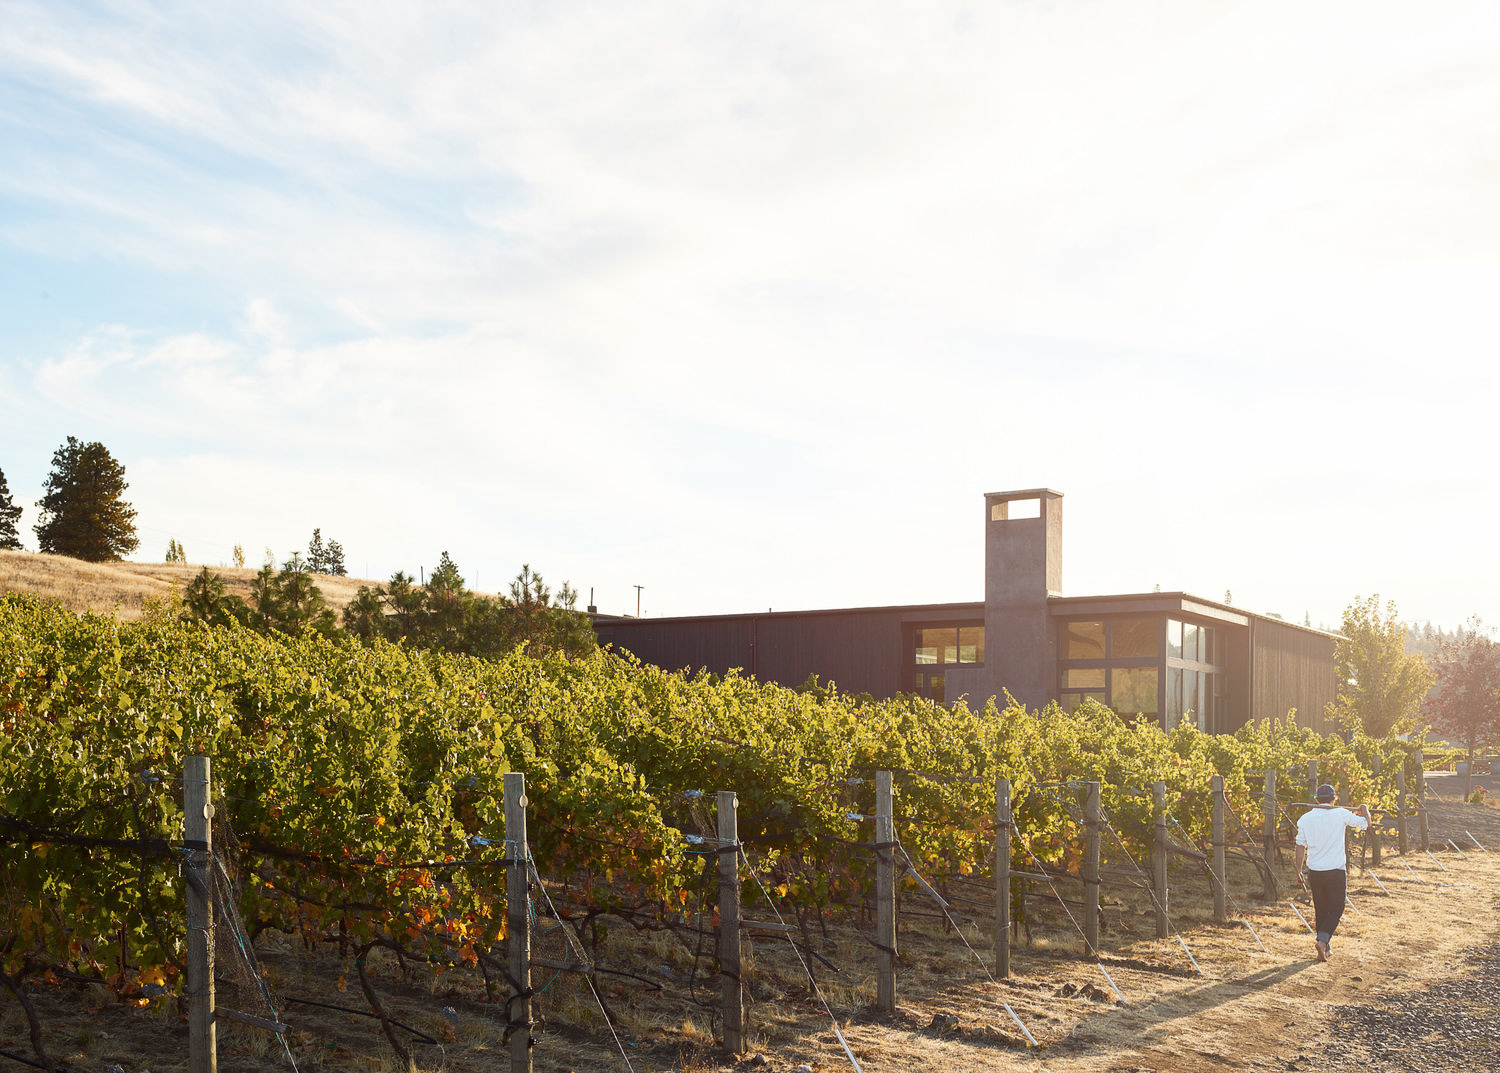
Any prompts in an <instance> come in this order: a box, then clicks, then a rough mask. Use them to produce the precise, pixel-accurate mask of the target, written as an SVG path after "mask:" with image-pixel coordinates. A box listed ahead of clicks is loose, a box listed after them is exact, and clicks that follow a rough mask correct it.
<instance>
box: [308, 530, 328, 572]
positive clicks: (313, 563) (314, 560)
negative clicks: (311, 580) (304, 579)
mask: <svg viewBox="0 0 1500 1073" xmlns="http://www.w3.org/2000/svg"><path fill="white" fill-rule="evenodd" d="M307 568H308V569H309V570H311V571H312V572H313V573H314V574H326V573H328V554H327V552H325V551H324V550H323V530H321V529H314V530H313V535H312V539H311V540H309V541H308V542H307Z"/></svg>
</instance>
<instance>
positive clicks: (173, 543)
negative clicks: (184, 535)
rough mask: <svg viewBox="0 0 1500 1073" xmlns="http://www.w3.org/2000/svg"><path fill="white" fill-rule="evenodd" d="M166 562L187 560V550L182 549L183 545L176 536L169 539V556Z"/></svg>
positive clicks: (183, 561)
mask: <svg viewBox="0 0 1500 1073" xmlns="http://www.w3.org/2000/svg"><path fill="white" fill-rule="evenodd" d="M166 562H169V563H185V562H187V552H185V551H183V550H182V545H181V544H179V543H178V542H177V540H176V538H175V537H174V538H173V539H171V540H169V541H167V558H166Z"/></svg>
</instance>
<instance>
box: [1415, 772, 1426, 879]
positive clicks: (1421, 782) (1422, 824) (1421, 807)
mask: <svg viewBox="0 0 1500 1073" xmlns="http://www.w3.org/2000/svg"><path fill="white" fill-rule="evenodd" d="M1415 756H1416V761H1417V837H1418V839H1419V840H1420V842H1421V845H1420V847H1419V848H1420V849H1421V850H1422V852H1423V853H1426V852H1427V850H1428V842H1427V769H1426V767H1425V766H1424V765H1423V760H1422V750H1421V749H1418V750H1417V751H1416V754H1415Z"/></svg>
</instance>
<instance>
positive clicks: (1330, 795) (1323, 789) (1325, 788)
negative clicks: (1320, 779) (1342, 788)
mask: <svg viewBox="0 0 1500 1073" xmlns="http://www.w3.org/2000/svg"><path fill="white" fill-rule="evenodd" d="M1338 795H1339V792H1338V791H1337V790H1335V789H1334V788H1333V787H1332V786H1331V785H1329V784H1328V783H1326V782H1325V783H1324V784H1323V785H1322V786H1319V787H1318V792H1317V793H1316V794H1314V795H1313V796H1314V797H1316V798H1317V799H1318V800H1319V801H1332V800H1333V799H1334V798H1335V797H1338Z"/></svg>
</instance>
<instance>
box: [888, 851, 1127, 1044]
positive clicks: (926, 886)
mask: <svg viewBox="0 0 1500 1073" xmlns="http://www.w3.org/2000/svg"><path fill="white" fill-rule="evenodd" d="M896 848H897V849H899V850H900V851H901V856H903V857H905V858H906V870H907V871H908V872H910V873H911V874H912V878H914V879H915V880H916V881H917V882H918V883H920V884H921V885H922V889H923V890H925V891H926V892H927V893H928V894H930V895H931V896H932V900H933V901H934V902H936V903H937V906H938V908H939V909H941V910H942V911H943V916H945V917H946V918H947V919H948V923H949V925H951V926H952V928H953V931H954V934H956V935H957V936H958V941H959V942H961V943H963V944H964V946H965V947H968V950H969V953H971V954H973V955H974V960H975V961H977V962H979V967H980V968H981V969H983V970H984V974H985V975H986V976H988V977H989V978H990V983H992V984H994V985H995V987H997V988H998V987H999V986H1000V981H999V980H997V979H995V974H994V973H992V972H990V967H989V966H988V965H986V964H985V963H984V958H982V957H980V956H979V953H978V951H976V950H975V949H974V948H973V947H972V946H970V945H969V940H967V939H965V938H964V933H963V929H961V928H960V927H959V926H958V922H957V921H955V920H954V919H953V916H952V914H951V913H949V912H948V909H949V906H948V903H947V902H946V901H944V900H943V897H942V895H940V894H938V892H937V891H935V890H933V889H932V884H931V883H929V882H927V880H925V879H923V878H922V874H921V873H920V872H918V871H917V866H916V865H915V864H913V863H912V859H911V854H910V853H907V852H906V847H905V846H903V845H902V844H901V843H900V842H899V841H898V842H897V843H896ZM1110 986H1111V987H1113V986H1114V985H1113V984H1111V985H1110ZM1116 994H1119V992H1116ZM1000 1005H1002V1006H1004V1007H1005V1012H1006V1013H1008V1014H1010V1019H1011V1020H1012V1021H1014V1022H1015V1023H1016V1027H1017V1028H1019V1029H1020V1030H1021V1033H1022V1034H1023V1035H1024V1036H1025V1037H1026V1038H1027V1039H1028V1040H1030V1041H1031V1045H1032V1046H1033V1047H1040V1046H1041V1044H1040V1043H1038V1042H1037V1041H1036V1037H1035V1036H1033V1035H1032V1034H1031V1031H1030V1029H1028V1028H1027V1027H1026V1026H1025V1025H1024V1024H1022V1023H1021V1019H1020V1018H1019V1017H1017V1016H1016V1011H1015V1010H1013V1009H1011V1008H1010V1003H1009V1002H1006V1001H1005V999H1003V998H1002V999H1001V1000H1000Z"/></svg>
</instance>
